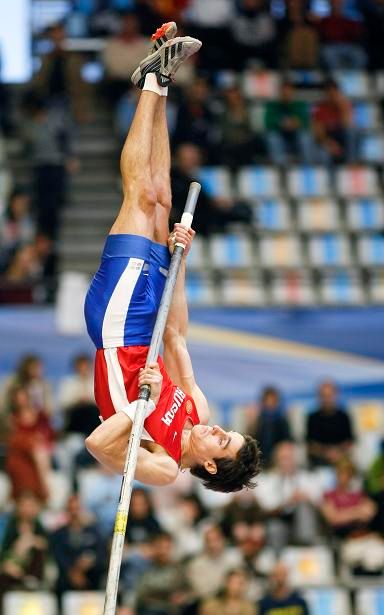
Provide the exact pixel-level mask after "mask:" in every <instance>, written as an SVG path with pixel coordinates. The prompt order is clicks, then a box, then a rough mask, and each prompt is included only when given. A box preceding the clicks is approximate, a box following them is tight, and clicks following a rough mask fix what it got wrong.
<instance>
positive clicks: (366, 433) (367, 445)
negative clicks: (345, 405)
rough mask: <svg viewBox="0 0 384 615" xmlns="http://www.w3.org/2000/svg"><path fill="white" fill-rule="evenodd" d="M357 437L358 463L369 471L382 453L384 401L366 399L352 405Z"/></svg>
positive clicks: (351, 409)
mask: <svg viewBox="0 0 384 615" xmlns="http://www.w3.org/2000/svg"><path fill="white" fill-rule="evenodd" d="M350 413H351V415H352V419H353V426H354V430H353V431H354V433H355V435H356V443H355V449H356V455H355V458H356V461H357V462H358V465H359V468H360V469H361V470H363V471H365V470H367V469H368V467H369V466H370V465H371V463H372V462H373V460H374V459H375V458H376V456H377V455H378V453H379V451H380V442H381V440H383V439H384V404H383V402H382V400H377V399H365V400H362V401H359V402H352V403H350Z"/></svg>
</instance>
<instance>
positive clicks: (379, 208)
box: [346, 198, 384, 231]
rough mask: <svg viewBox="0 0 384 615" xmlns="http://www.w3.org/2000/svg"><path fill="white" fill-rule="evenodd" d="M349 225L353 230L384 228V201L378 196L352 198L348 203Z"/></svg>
mask: <svg viewBox="0 0 384 615" xmlns="http://www.w3.org/2000/svg"><path fill="white" fill-rule="evenodd" d="M346 219H347V224H348V227H349V228H350V229H351V230H353V231H373V230H379V229H382V228H384V201H382V200H381V199H376V198H365V199H351V200H349V201H347V203H346Z"/></svg>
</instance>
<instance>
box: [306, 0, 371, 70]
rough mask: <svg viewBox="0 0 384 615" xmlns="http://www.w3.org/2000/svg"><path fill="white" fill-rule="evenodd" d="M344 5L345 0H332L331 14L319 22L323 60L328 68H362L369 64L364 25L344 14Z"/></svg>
mask: <svg viewBox="0 0 384 615" xmlns="http://www.w3.org/2000/svg"><path fill="white" fill-rule="evenodd" d="M343 5H344V1H343V0H331V14H330V15H327V16H326V17H323V18H322V19H320V21H319V22H318V23H317V29H318V31H319V34H320V39H321V43H322V45H321V54H322V58H323V62H324V65H325V68H327V69H328V70H338V69H343V68H344V69H352V70H361V69H364V68H365V67H366V65H367V54H366V52H365V50H364V46H363V36H364V32H363V27H362V24H361V23H360V22H358V21H356V20H353V19H350V18H349V17H346V16H345V15H343Z"/></svg>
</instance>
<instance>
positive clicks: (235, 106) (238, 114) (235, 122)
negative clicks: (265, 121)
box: [217, 86, 259, 169]
mask: <svg viewBox="0 0 384 615" xmlns="http://www.w3.org/2000/svg"><path fill="white" fill-rule="evenodd" d="M223 98H224V109H223V112H222V113H221V114H220V115H219V117H218V122H217V124H218V126H217V127H218V133H219V138H218V145H219V156H218V158H219V162H220V163H221V164H225V165H228V166H229V167H231V168H233V169H237V168H238V167H239V166H244V165H249V164H251V163H252V161H253V159H254V157H255V153H256V151H257V150H258V149H259V148H258V147H257V140H256V136H255V135H254V134H253V130H252V125H251V120H250V115H249V109H248V107H247V103H246V101H245V98H244V96H243V95H242V93H241V90H240V88H239V87H237V86H232V87H229V88H227V89H226V90H224V92H223Z"/></svg>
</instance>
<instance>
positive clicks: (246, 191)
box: [238, 166, 280, 201]
mask: <svg viewBox="0 0 384 615" xmlns="http://www.w3.org/2000/svg"><path fill="white" fill-rule="evenodd" d="M238 191H239V196H240V197H241V198H244V199H249V200H254V201H255V200H257V199H262V198H266V199H267V198H273V197H278V196H280V176H279V172H278V171H277V170H276V169H273V168H271V167H256V166H255V167H245V168H243V169H242V170H241V171H240V172H239V174H238Z"/></svg>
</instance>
